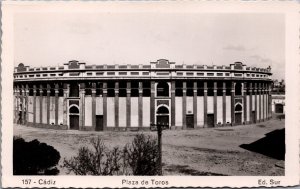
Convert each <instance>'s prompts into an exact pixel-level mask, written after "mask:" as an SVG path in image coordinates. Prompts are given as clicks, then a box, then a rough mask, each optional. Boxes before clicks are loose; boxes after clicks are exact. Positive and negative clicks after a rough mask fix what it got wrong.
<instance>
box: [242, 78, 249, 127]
mask: <svg viewBox="0 0 300 189" xmlns="http://www.w3.org/2000/svg"><path fill="white" fill-rule="evenodd" d="M243 88H244V90H243V91H244V94H243V95H244V108H243V110H244V124H247V113H248V108H247V82H244V87H243Z"/></svg>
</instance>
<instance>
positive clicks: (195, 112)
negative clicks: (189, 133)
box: [193, 81, 198, 128]
mask: <svg viewBox="0 0 300 189" xmlns="http://www.w3.org/2000/svg"><path fill="white" fill-rule="evenodd" d="M197 89H198V86H197V81H194V88H193V92H194V93H193V94H194V96H193V113H194V128H196V127H197V114H198V113H197Z"/></svg>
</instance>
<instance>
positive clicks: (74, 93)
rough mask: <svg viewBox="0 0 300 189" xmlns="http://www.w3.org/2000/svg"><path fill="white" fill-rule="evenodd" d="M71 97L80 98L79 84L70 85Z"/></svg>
mask: <svg viewBox="0 0 300 189" xmlns="http://www.w3.org/2000/svg"><path fill="white" fill-rule="evenodd" d="M70 97H79V86H78V84H77V83H71V84H70Z"/></svg>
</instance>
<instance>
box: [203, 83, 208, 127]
mask: <svg viewBox="0 0 300 189" xmlns="http://www.w3.org/2000/svg"><path fill="white" fill-rule="evenodd" d="M203 104H204V111H203V112H204V119H203V120H204V127H207V82H206V81H204V99H203Z"/></svg>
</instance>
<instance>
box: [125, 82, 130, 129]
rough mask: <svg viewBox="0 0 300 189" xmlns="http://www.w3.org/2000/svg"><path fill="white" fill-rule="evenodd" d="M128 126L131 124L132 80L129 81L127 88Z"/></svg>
mask: <svg viewBox="0 0 300 189" xmlns="http://www.w3.org/2000/svg"><path fill="white" fill-rule="evenodd" d="M126 95H127V96H126V127H127V128H129V127H130V126H131V82H130V81H128V82H127V89H126Z"/></svg>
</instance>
